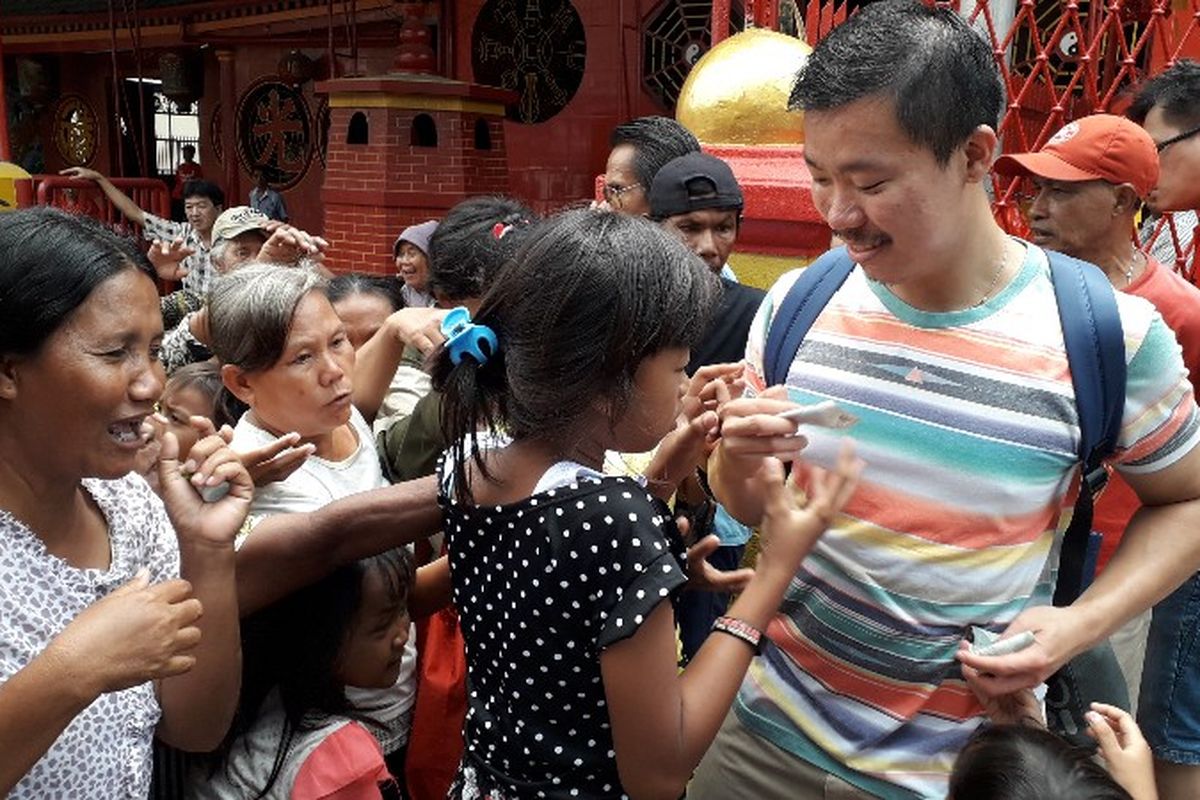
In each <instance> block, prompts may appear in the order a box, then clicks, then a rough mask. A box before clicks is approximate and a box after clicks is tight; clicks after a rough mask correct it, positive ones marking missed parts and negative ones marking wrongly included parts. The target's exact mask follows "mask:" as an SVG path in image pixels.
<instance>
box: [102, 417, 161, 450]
mask: <svg viewBox="0 0 1200 800" xmlns="http://www.w3.org/2000/svg"><path fill="white" fill-rule="evenodd" d="M144 420H145V417H135V418H133V419H126V420H121V421H120V422H114V423H113V424H111V425H109V426H108V435H109V437H110V438H111V439H112V440H113V441H114V442H116V443H117V444H119V445H121V446H122V447H132V448H138V447H141V446H142V445H143V444H145V443H146V441H147V440H148V439H149V438H150V436H152V435H153V430H150V431H147V430H146V428H144V427H143V426H142V422H143V421H144Z"/></svg>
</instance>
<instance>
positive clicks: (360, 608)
mask: <svg viewBox="0 0 1200 800" xmlns="http://www.w3.org/2000/svg"><path fill="white" fill-rule="evenodd" d="M414 574H415V573H414V566H413V560H412V556H411V555H409V553H408V550H406V549H405V548H402V547H401V548H396V549H393V550H388V551H387V552H385V553H380V554H379V555H376V556H371V557H370V558H364V559H362V560H360V561H356V562H353V563H351V564H347V565H345V566H342V567H339V568H337V569H336V570H334V571H333V572H332V573H330V574H329V575H327V576H326V577H325V578H323V579H321V580H319V581H317V582H316V583H314V584H311V585H309V586H306V587H304V588H303V589H300V590H298V591H296V592H293V593H292V594H290V595H288V596H287V597H285V598H284V599H283V600H280V601H279V602H277V603H275V604H274V605H272V606H269V607H267V608H264V609H262V610H261V611H256V612H255V613H253V614H251V615H249V616H248V617H246V618H244V619H243V620H242V691H241V695H240V696H239V698H238V713H237V717H236V718H235V720H234V724H233V726H232V727H231V728H230V730H229V732H228V733H227V734H226V737H225V742H224V745H223V746H222V748H221V750H220V754H227V753H228V752H229V747H230V746H231V745H232V743H233V742H234V741H235V740H236V739H237V738H238V737H239V736H242V735H243V734H245V733H246V732H247V731H249V730H250V729H252V728H253V727H254V726H255V724H256V722H257V721H258V718H259V715H260V713H261V709H262V704H263V701H264V700H265V699H266V697H267V695H268V694H270V693H271V692H272V691H276V690H277V691H278V692H279V700H280V703H281V704H282V706H283V712H284V717H285V719H286V727H285V730H284V734H283V736H282V737H281V741H280V743H279V750H280V752H279V753H277V760H276V763H277V764H279V763H282V762H283V760H284V757H285V755H286V749H287V748H288V747H289V746H290V742H291V735H290V734H291V732H293V731H296V730H298V729H300V728H301V726H302V725H304V724H306V721H311V720H312V719H313V718H314V717H315V718H319V717H321V716H350V717H357V718H359V719H362V718H361V717H359V716H358V714H357V713H356V710H355V709H354V707H353V706H352V705H351V703H350V701H349V700H348V699H347V698H346V687H347V686H356V687H363V688H369V689H387V688H389V687H391V686H392V685H394V684H395V682H396V679H397V677H398V676H399V674H400V661H401V658H402V656H403V654H404V645H405V643H406V642H407V641H408V631H409V618H408V591H409V588H410V587H411V585H412V582H413V577H414ZM363 721H367V722H369V720H363ZM274 780H275V776H272V778H271V783H273V782H274ZM269 788H270V784H268V786H267V787H266V788H264V790H263V792H264V794H265V792H266V791H267V789H269Z"/></svg>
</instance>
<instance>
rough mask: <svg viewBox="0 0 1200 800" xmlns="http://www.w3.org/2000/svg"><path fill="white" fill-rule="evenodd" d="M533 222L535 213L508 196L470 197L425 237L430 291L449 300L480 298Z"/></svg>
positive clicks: (535, 218)
mask: <svg viewBox="0 0 1200 800" xmlns="http://www.w3.org/2000/svg"><path fill="white" fill-rule="evenodd" d="M535 221H537V215H536V214H534V213H533V211H531V210H530V209H529V208H528V207H527V206H526V205H525V204H523V203H521V202H520V201H519V200H514V199H513V198H511V197H501V196H483V197H472V198H470V199H468V200H464V201H462V202H461V203H459V204H458V205H456V206H455V207H454V208H452V209H450V213H448V214H446V218H445V219H444V220H442V221H441V222H440V223H438V226H437V230H435V231H434V232H433V237H432V238H431V239H430V240H429V292H430V293H431V294H433V293H437V294H440V295H443V296H444V297H446V298H447V299H449V300H465V299H468V298H475V297H482V296H483V294H484V292H485V291H487V289H488V287H489V286H490V285H491V283H492V280H493V279H494V278H495V276H496V273H497V272H499V270H500V267H501V266H503V265H504V262H506V261H508V259H510V258H511V257H512V255H513V253H515V252H516V250H517V247H518V246H519V244H520V240H521V238H522V235H523V233H524V229H525V228H527V227H528V226H529V225H530V224H532V223H533V222H535ZM497 225H499V226H500V230H499V233H500V235H499V237H497V233H498V231H497V228H496V226H497ZM507 226H512V227H511V228H509V229H508V230H507V231H504V230H503V229H504V228H505V227H507Z"/></svg>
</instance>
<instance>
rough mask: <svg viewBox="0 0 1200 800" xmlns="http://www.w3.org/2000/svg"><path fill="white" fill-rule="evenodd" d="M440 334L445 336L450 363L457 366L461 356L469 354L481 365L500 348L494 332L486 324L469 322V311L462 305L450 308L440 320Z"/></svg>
mask: <svg viewBox="0 0 1200 800" xmlns="http://www.w3.org/2000/svg"><path fill="white" fill-rule="evenodd" d="M442 335H443V336H445V337H446V350H447V351H448V352H449V353H450V363H452V364H454V365H455V366H458V363H459V362H460V361H462V359H463V356H470V357H471V358H473V359H475V361H476V363H478V364H479V365H480V366H483V365H484V364H486V363H487V361H488V359H489V358H490V357H491V355H492V354H493V353H495V352H496V351H497V350H499V349H500V344H499V341H498V340H497V339H496V332H495V331H493V330H492V329H491V328H489V327H488V326H487V325H476V324H475V323H473V322H471V312H469V311H467V309H466V308H464V307H463V306H459V307H458V308H454V309H451V310H450V313H448V314H447V315H446V317H445V319H443V320H442Z"/></svg>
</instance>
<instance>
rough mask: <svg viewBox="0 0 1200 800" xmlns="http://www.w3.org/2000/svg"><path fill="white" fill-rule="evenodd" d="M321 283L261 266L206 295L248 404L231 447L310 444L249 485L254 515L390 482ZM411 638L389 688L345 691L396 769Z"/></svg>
mask: <svg viewBox="0 0 1200 800" xmlns="http://www.w3.org/2000/svg"><path fill="white" fill-rule="evenodd" d="M325 286H326V284H325V281H324V279H323V278H322V277H321V276H319V275H317V274H315V273H312V272H309V271H306V270H301V269H294V268H286V267H279V266H271V265H264V264H258V265H252V266H248V267H243V268H242V269H239V270H237V271H235V272H232V273H230V274H228V275H225V276H223V277H222V278H221V279H220V280H219V281H218V282H217V284H216V285H215V286H214V288H213V290H212V293H211V294H210V297H209V326H210V332H211V339H212V349H213V352H214V353H215V354H216V356H217V358H218V359H219V360H220V361H221V364H222V367H221V378H222V381H223V383H224V384H225V389H226V390H227V391H229V392H231V393H232V394H233V395H235V396H236V397H237V398H238V399H239V400H240V401H242V403H244V404H245V405H246V406H247V407H248V410H247V411H246V412H245V413H244V414H243V415H242V418H241V420H240V421H239V422H238V424H237V427H236V428H235V430H234V435H233V447H234V449H236V450H250V449H255V448H258V447H261V446H264V445H267V444H270V443H271V442H274V441H275V440H277V439H278V437H280V436H283V435H285V434H288V433H293V432H294V433H296V434H298V435H299V444H300V445H305V444H307V445H311V446H312V447H313V454H312V455H310V456H309V457H308V458H307V459H306V460H305V462H304V463H303V464H302V465H301V466H300V467H299V468H298V469H297V470H296V471H295V472H293V473H292V474H290V475H289V476H288V477H286V478H284V479H283V480H279V481H275V482H273V483H269V484H266V485H264V486H260V487H257V488H256V489H255V491H254V500H253V503H252V505H251V510H250V515H251V519H252V522H253V520H254V518H256V517H257V518H262V517H264V516H268V515H273V514H282V513H290V512H303V511H313V510H316V509H319V508H321V507H322V506H325V505H327V504H328V503H331V502H333V501H335V500H339V499H341V498H343V497H347V496H349V495H352V494H356V493H358V492H365V491H368V490H370V489H375V488H379V487H381V486H386V485H387V481H386V479H385V478H384V477H383V472H382V470H381V469H380V465H379V458H378V456H377V455H376V452H375V446H374V441H373V438H372V436H371V430H370V427H369V426H368V425H367V424H366V422H365V421H364V420H363V417H362V415H361V414H360V413H359V412H358V410H357V409H355V407H354V406H353V404H352V402H351V401H352V395H353V390H354V384H353V372H354V347H353V346H352V344H351V342H350V339H349V337H348V335H347V333H346V328H345V325H344V324H343V323H342V321H341V319H340V318H339V317H338V315H337V313H336V312H335V311H334V308H333V306H332V305H331V304H330V302H329V298H328V297H327V296H326V294H325ZM250 536H253V533H251V534H250ZM414 638H415V637H411V636H410V637H409V642H408V645H407V646H406V652H405V658H404V661H403V664H402V666H401V670H400V676H399V678H398V679H397V681H396V684H395V686H394V687H393V688H391V689H389V690H385V691H379V690H370V691H367V690H362V691H355V690H353V689H352V690H350V692H349V696H350V698H351V700H352V701H354V702H355V703H356V705H357V706H358V708H359V710H361V711H363V712H364V713H366V714H367V715H369V716H371V717H372V718H373V719H375V720H376V721H378V722H379V723H380V724H381V726H382V729H379V730H377V731H376V733H377V734H378V738H379V740H380V745H381V746H382V747H383V751H384V753H385V754H386V755H388V756H389V766H392V767H397V766H398V765H397V762H398V761H401V760H402V758H403V750H404V747H405V745H406V744H407V741H408V729H409V720H410V715H411V709H412V703H413V697H414V692H415V680H414V675H413V670H414V666H415V661H416V649H415V645H414V643H413V639H414ZM393 772H394V774H403V773H402V772H400V771H397V770H396V769H393Z"/></svg>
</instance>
